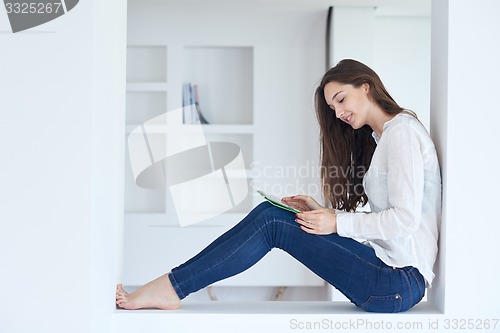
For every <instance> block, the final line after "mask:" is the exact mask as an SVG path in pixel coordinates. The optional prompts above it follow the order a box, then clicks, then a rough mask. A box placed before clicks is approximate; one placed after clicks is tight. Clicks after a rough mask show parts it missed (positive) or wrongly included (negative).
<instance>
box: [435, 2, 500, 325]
mask: <svg viewBox="0 0 500 333" xmlns="http://www.w3.org/2000/svg"><path fill="white" fill-rule="evenodd" d="M499 11H500V2H498V1H496V0H474V1H472V0H453V1H448V0H434V1H433V8H432V35H433V40H432V89H431V132H432V133H431V134H432V136H433V138H434V140H435V142H436V146H437V149H438V153H439V156H440V161H441V166H442V174H443V194H444V197H443V209H444V210H443V226H442V231H441V240H440V254H439V264H438V269H437V271H438V272H437V279H436V282H435V286H434V288H432V289H431V291H430V293H429V299H431V300H433V302H435V304H437V305H438V307H439V310H441V311H443V312H444V313H445V314H447V315H450V316H451V315H453V316H455V317H457V318H464V319H468V318H472V319H474V318H488V317H491V316H493V317H495V316H496V317H498V313H499V309H500V308H499V305H498V299H499V296H500V295H499V289H498V288H497V287H496V286H497V282H496V281H498V274H499V273H500V269H499V267H498V264H497V263H496V262H497V261H498V260H497V259H496V257H497V256H498V253H500V242H499V241H498V235H499V234H500V223H499V221H500V218H499V217H498V213H497V212H496V209H495V205H496V201H497V198H498V188H499V186H500V182H499V180H498V175H497V173H498V172H497V169H498V165H497V163H496V161H497V160H498V158H497V157H496V155H497V154H498V151H499V150H498V142H499V141H500V140H499V139H498V137H497V136H498V134H497V132H498V123H499V122H500V112H499V107H498V77H499V75H500V62H499V59H500V45H499V43H498V42H497V38H496V37H495V35H496V34H497V32H498V31H500V20H498V15H497V13H498V12H499ZM497 329H498V327H497Z"/></svg>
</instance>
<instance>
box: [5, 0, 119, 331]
mask: <svg viewBox="0 0 500 333" xmlns="http://www.w3.org/2000/svg"><path fill="white" fill-rule="evenodd" d="M125 9H126V6H125V3H124V2H122V1H107V2H106V3H103V2H102V1H101V2H99V1H80V3H79V4H78V5H77V6H76V7H75V8H74V9H73V10H71V11H70V12H68V13H67V14H66V15H64V16H62V17H60V18H58V19H56V20H54V21H52V22H50V23H47V24H45V25H43V26H39V27H36V28H33V29H31V30H29V31H26V32H23V33H17V34H12V33H11V32H10V27H9V24H8V20H7V16H6V15H5V11H4V10H3V9H2V10H0V30H1V31H2V33H0V45H1V49H2V55H1V61H0V77H1V79H0V124H1V125H0V126H1V131H0V151H1V152H2V154H3V158H2V163H1V166H0V168H1V174H2V181H1V182H2V184H1V186H0V207H1V208H0V221H1V222H0V253H1V255H0V262H1V270H2V274H0V286H1V288H2V302H0V313H1V320H0V331H1V332H8V333H11V332H104V331H107V332H109V331H110V330H111V324H112V322H111V319H112V313H113V310H114V304H113V298H114V284H115V282H116V280H117V277H118V269H119V262H117V261H116V260H117V258H120V251H121V249H120V247H119V238H118V237H117V236H119V232H120V222H121V221H122V216H121V215H122V214H123V198H122V193H121V191H120V188H121V187H120V186H121V184H122V179H123V172H122V170H121V165H122V163H123V160H122V156H123V155H122V154H123V152H122V150H123V147H122V138H123V114H124V97H125V96H124V71H125V56H124V55H125V53H124V47H125V31H126V30H125V23H126V16H125V12H126V11H125Z"/></svg>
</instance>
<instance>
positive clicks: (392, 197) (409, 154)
mask: <svg viewBox="0 0 500 333" xmlns="http://www.w3.org/2000/svg"><path fill="white" fill-rule="evenodd" d="M387 132H388V133H384V135H386V138H385V139H386V142H385V144H386V145H387V150H386V152H387V157H386V160H387V193H386V195H387V202H388V203H389V207H387V209H383V210H381V211H378V212H369V213H365V212H355V213H346V212H343V213H339V214H338V215H337V232H338V234H339V235H340V236H344V237H351V238H362V239H367V240H370V239H381V240H390V239H397V238H401V237H405V236H406V235H408V234H411V233H413V232H414V231H416V230H417V229H418V227H419V225H420V222H421V215H422V201H423V195H424V165H423V157H422V152H421V150H420V144H419V139H418V135H417V133H416V132H415V130H414V129H412V128H411V127H410V126H404V125H400V124H398V125H396V126H394V127H391V128H390V130H389V129H388V130H387ZM375 169H376V168H375ZM374 172H375V174H372V175H371V177H378V176H379V175H377V174H376V172H377V170H374Z"/></svg>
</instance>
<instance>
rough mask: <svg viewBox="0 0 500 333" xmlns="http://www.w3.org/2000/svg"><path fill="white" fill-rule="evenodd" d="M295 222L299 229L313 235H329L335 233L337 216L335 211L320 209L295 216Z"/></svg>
mask: <svg viewBox="0 0 500 333" xmlns="http://www.w3.org/2000/svg"><path fill="white" fill-rule="evenodd" d="M296 216H297V218H296V219H295V221H296V222H297V223H299V224H300V225H301V226H300V228H301V229H302V230H304V231H305V232H307V233H310V234H314V235H329V234H333V233H336V232H337V215H335V210H333V209H327V208H321V209H315V210H311V211H308V212H302V213H297V214H296Z"/></svg>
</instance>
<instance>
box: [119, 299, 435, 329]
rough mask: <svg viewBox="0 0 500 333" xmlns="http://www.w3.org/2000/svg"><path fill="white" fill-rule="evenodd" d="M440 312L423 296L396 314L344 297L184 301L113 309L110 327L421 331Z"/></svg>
mask: <svg viewBox="0 0 500 333" xmlns="http://www.w3.org/2000/svg"><path fill="white" fill-rule="evenodd" d="M440 316H442V313H440V312H439V311H437V310H436V309H435V308H434V307H432V305H431V304H428V303H427V302H423V303H420V304H418V305H417V306H415V307H414V308H412V309H410V310H408V311H406V312H402V313H396V314H392V313H382V314H381V313H368V312H364V311H362V310H361V309H359V308H357V307H355V306H354V305H353V304H351V303H349V302H329V301H315V302H285V301H283V302H186V303H183V304H182V307H181V308H180V309H178V310H170V311H169V310H133V311H128V310H116V313H115V316H114V330H113V332H116V333H118V332H119V333H132V332H134V333H136V332H141V333H157V332H217V333H224V332H228V333H229V332H230V333H234V332H273V333H279V332H294V331H303V329H305V330H306V331H312V329H313V328H316V329H320V330H322V331H335V332H352V331H353V330H358V329H359V330H364V331H366V330H368V331H371V330H372V329H373V328H377V327H378V328H381V327H385V328H388V327H389V326H390V328H391V329H392V330H394V329H396V328H397V327H398V326H397V325H404V326H402V327H404V328H405V329H406V328H407V327H408V325H409V327H413V328H416V329H417V331H422V330H423V329H426V328H428V327H429V325H430V323H432V322H433V321H435V320H439V319H438V318H439V317H440ZM316 329H315V330H314V331H317V330H316ZM378 331H383V330H378Z"/></svg>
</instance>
